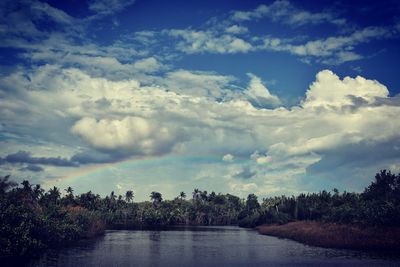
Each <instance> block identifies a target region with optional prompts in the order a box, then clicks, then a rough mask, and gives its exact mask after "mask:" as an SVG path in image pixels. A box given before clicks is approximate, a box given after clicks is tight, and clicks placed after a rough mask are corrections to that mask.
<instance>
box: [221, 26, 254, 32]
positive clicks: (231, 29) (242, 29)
mask: <svg viewBox="0 0 400 267" xmlns="http://www.w3.org/2000/svg"><path fill="white" fill-rule="evenodd" d="M225 31H226V32H227V33H232V34H243V33H247V32H248V31H249V29H247V27H244V26H239V25H232V26H229V27H228V28H226V29H225Z"/></svg>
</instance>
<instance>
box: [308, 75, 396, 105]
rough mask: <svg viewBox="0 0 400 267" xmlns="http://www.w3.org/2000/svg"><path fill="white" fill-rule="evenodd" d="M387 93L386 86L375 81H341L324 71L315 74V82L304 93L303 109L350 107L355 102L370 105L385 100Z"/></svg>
mask: <svg viewBox="0 0 400 267" xmlns="http://www.w3.org/2000/svg"><path fill="white" fill-rule="evenodd" d="M388 95H389V91H388V89H387V88H386V86H384V85H382V84H381V83H379V82H378V81H375V80H367V79H365V78H363V77H361V76H357V77H356V78H351V77H345V78H344V79H343V80H341V79H340V78H339V77H338V76H337V75H336V74H334V73H333V72H332V71H329V70H324V71H321V72H319V73H318V74H317V77H316V81H315V82H313V84H311V86H310V89H309V90H308V91H307V92H306V99H305V100H304V102H303V104H302V106H303V107H304V108H318V107H325V108H341V107H344V106H352V105H354V104H355V101H358V102H365V103H366V104H372V103H373V102H374V101H375V99H376V98H386V97H388Z"/></svg>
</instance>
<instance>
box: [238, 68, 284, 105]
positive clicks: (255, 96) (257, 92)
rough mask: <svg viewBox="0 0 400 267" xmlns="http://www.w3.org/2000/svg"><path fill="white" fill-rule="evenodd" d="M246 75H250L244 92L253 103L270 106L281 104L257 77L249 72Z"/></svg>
mask: <svg viewBox="0 0 400 267" xmlns="http://www.w3.org/2000/svg"><path fill="white" fill-rule="evenodd" d="M248 76H249V77H250V83H249V86H248V87H247V89H246V91H245V94H246V95H247V96H248V98H249V100H250V101H251V103H252V104H253V105H255V106H256V107H266V106H267V107H270V106H277V105H279V104H281V101H280V100H279V98H278V97H277V96H275V95H273V94H271V93H270V92H269V90H268V89H267V88H266V87H265V86H264V85H263V83H262V81H261V79H260V78H259V77H257V76H255V75H254V74H251V73H248Z"/></svg>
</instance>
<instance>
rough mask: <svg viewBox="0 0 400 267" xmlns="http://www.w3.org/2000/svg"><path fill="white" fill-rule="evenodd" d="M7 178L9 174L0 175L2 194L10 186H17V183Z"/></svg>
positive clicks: (0, 192)
mask: <svg viewBox="0 0 400 267" xmlns="http://www.w3.org/2000/svg"><path fill="white" fill-rule="evenodd" d="M8 179H10V175H6V176H4V177H0V194H4V193H5V192H7V190H9V189H10V188H11V187H14V186H17V183H15V182H12V181H9V180H8Z"/></svg>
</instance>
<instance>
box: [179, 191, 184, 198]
mask: <svg viewBox="0 0 400 267" xmlns="http://www.w3.org/2000/svg"><path fill="white" fill-rule="evenodd" d="M179 198H180V199H185V198H186V194H185V192H183V191H182V192H181V193H180V194H179Z"/></svg>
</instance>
